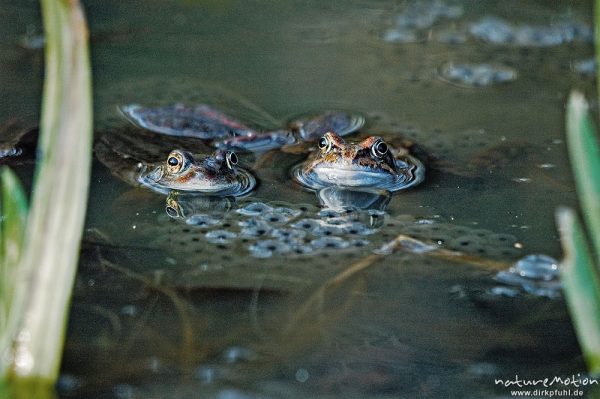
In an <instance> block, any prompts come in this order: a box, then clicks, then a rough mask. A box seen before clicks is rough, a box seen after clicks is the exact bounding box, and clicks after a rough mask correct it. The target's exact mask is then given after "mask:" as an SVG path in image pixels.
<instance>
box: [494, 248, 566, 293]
mask: <svg viewBox="0 0 600 399" xmlns="http://www.w3.org/2000/svg"><path fill="white" fill-rule="evenodd" d="M494 279H495V280H496V281H499V282H501V283H504V284H507V285H510V286H517V287H520V288H522V289H523V290H524V291H525V292H527V293H529V294H532V295H535V296H541V297H547V298H558V297H560V290H561V284H560V270H559V267H558V261H557V260H556V259H554V258H552V257H550V256H547V255H527V256H525V257H524V258H521V259H520V260H519V261H518V262H516V263H515V264H514V266H512V267H511V268H510V269H508V270H507V271H501V272H499V273H498V274H496V276H495V277H494Z"/></svg>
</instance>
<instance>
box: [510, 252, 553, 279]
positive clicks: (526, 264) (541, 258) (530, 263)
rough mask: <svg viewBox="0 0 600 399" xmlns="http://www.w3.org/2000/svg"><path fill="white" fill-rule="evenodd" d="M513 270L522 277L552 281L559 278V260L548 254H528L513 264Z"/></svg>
mask: <svg viewBox="0 0 600 399" xmlns="http://www.w3.org/2000/svg"><path fill="white" fill-rule="evenodd" d="M513 269H514V270H513V271H514V272H516V273H518V274H519V276H521V277H526V278H531V279H536V280H543V281H550V280H554V279H558V278H559V275H560V270H559V267H558V261H557V260H556V259H554V258H552V257H550V256H547V255H527V256H525V257H524V258H521V259H520V260H519V261H518V262H517V263H515V265H514V266H513Z"/></svg>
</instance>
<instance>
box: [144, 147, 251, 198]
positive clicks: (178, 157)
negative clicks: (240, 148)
mask: <svg viewBox="0 0 600 399" xmlns="http://www.w3.org/2000/svg"><path fill="white" fill-rule="evenodd" d="M237 163H238V159H237V156H236V155H235V153H234V152H232V151H216V152H215V153H214V154H213V155H211V156H205V157H202V158H200V159H198V160H196V159H195V158H194V157H193V156H192V154H190V153H189V152H186V151H182V150H173V151H171V153H170V154H169V156H168V157H167V160H166V161H165V162H163V163H158V164H144V163H140V168H141V170H140V174H139V177H138V181H139V183H141V184H142V185H144V186H147V187H150V188H152V189H154V190H155V191H159V192H168V191H170V190H178V191H193V192H199V193H206V194H211V195H217V196H227V195H232V196H239V195H243V194H246V193H247V192H249V191H250V190H252V188H253V187H254V186H255V184H256V181H255V179H254V177H253V176H252V175H251V174H250V173H249V172H247V171H245V170H244V169H242V168H238V167H236V165H237Z"/></svg>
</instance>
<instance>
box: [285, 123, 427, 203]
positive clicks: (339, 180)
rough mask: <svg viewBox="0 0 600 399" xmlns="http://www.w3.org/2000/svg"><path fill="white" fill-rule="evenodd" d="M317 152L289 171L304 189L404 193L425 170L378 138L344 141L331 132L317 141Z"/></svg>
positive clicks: (421, 178)
mask: <svg viewBox="0 0 600 399" xmlns="http://www.w3.org/2000/svg"><path fill="white" fill-rule="evenodd" d="M318 147H319V148H318V151H316V152H315V153H314V154H313V155H311V156H310V157H309V158H308V160H307V161H306V162H304V163H302V164H299V165H296V166H295V167H294V168H293V169H292V176H293V178H294V179H295V180H296V181H297V182H299V183H300V184H302V185H303V186H305V187H308V188H310V189H314V190H321V189H323V188H326V187H330V186H338V187H345V188H352V189H379V190H386V191H389V192H394V191H399V190H404V189H407V188H410V187H413V186H415V185H417V184H419V183H421V182H422V181H423V179H424V177H425V167H424V166H423V164H422V163H421V161H419V160H418V159H417V158H415V157H414V156H412V155H410V154H409V152H408V150H407V149H405V148H400V149H393V148H391V147H389V146H388V145H387V144H386V142H385V141H384V140H383V139H382V138H381V137H379V136H371V137H368V138H366V139H364V140H362V141H360V142H358V143H352V142H346V141H345V140H344V139H343V138H341V137H340V136H338V135H337V134H335V133H333V132H327V133H326V134H325V135H324V136H323V137H321V139H319V141H318Z"/></svg>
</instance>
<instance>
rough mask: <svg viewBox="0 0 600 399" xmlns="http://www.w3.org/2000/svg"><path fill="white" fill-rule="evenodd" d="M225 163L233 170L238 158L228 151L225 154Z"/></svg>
mask: <svg viewBox="0 0 600 399" xmlns="http://www.w3.org/2000/svg"><path fill="white" fill-rule="evenodd" d="M225 161H226V162H227V167H228V168H229V169H233V167H234V166H235V165H237V163H238V157H237V155H235V152H233V151H227V153H226V154H225Z"/></svg>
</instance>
